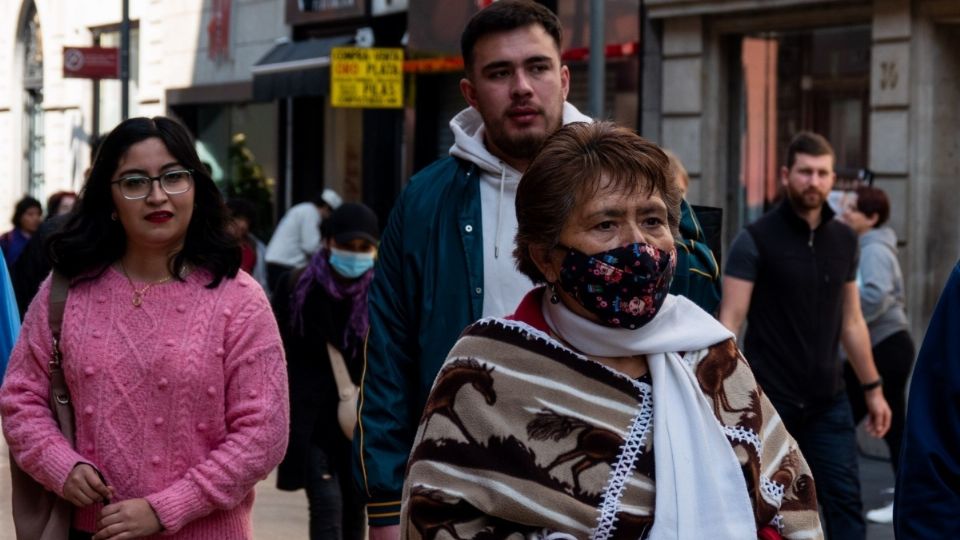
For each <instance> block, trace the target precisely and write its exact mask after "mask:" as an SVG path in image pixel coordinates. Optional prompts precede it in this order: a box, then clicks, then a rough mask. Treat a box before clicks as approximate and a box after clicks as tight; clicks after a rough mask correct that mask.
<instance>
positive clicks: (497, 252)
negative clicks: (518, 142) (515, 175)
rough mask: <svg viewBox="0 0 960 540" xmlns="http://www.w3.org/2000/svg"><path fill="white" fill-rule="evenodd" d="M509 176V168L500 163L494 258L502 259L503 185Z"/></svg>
mask: <svg viewBox="0 0 960 540" xmlns="http://www.w3.org/2000/svg"><path fill="white" fill-rule="evenodd" d="M506 175H507V168H506V167H504V166H503V163H502V162H501V163H500V197H499V198H497V233H496V237H495V238H494V239H493V258H494V259H499V258H500V225H501V224H502V223H503V183H504V181H505V178H506Z"/></svg>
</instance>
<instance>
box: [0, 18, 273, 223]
mask: <svg viewBox="0 0 960 540" xmlns="http://www.w3.org/2000/svg"><path fill="white" fill-rule="evenodd" d="M35 2H36V6H37V11H38V13H39V17H40V26H41V32H42V35H43V59H44V66H43V67H44V101H43V106H44V111H45V112H44V133H45V135H46V137H45V139H46V144H45V147H44V165H43V166H44V173H45V186H44V192H45V193H44V194H43V198H46V196H47V195H49V194H51V193H53V192H55V191H58V190H61V189H72V190H79V189H80V187H81V186H82V183H83V178H82V175H83V171H84V170H85V169H86V167H87V166H88V161H89V157H88V156H89V147H88V146H87V144H86V141H87V139H88V138H89V136H90V130H91V129H92V113H93V83H92V82H91V81H89V80H85V79H64V78H63V76H62V50H63V47H64V46H76V45H79V46H84V45H87V46H89V45H91V44H92V35H91V33H90V28H91V27H98V26H106V25H113V24H119V22H120V18H121V13H120V9H121V3H120V1H119V0H117V1H110V2H107V1H103V0H35ZM24 4H25V1H24V0H5V1H4V0H0V21H3V23H0V232H2V231H3V230H6V229H7V228H8V227H6V225H4V223H6V221H7V218H6V216H9V215H11V214H12V213H13V206H14V204H15V203H16V201H17V200H18V199H19V198H20V197H21V196H22V194H23V192H22V191H23V186H22V175H23V172H22V168H23V157H22V156H23V150H24V148H23V142H22V139H23V136H22V126H21V124H22V117H23V110H22V109H23V105H22V101H23V83H22V60H21V57H22V54H23V53H22V49H21V48H20V47H18V41H17V39H18V33H19V30H20V23H21V20H20V17H21V11H22V10H23V6H24ZM211 14H212V2H211V1H210V0H130V18H131V20H134V21H139V24H140V43H139V46H140V58H139V62H140V81H139V82H140V85H139V88H140V90H139V95H138V96H137V99H138V103H137V104H136V105H137V110H138V113H139V114H141V115H144V116H154V115H160V114H164V113H165V112H166V110H167V104H166V91H167V89H175V88H189V87H195V86H203V85H209V84H222V83H233V82H238V81H249V80H250V78H251V75H250V68H251V66H253V64H254V63H256V61H257V60H259V59H260V58H261V57H262V56H263V55H264V54H266V52H267V51H268V50H269V49H270V47H272V46H273V44H274V43H275V42H276V40H277V39H278V38H280V37H287V36H289V35H290V31H289V27H287V26H286V25H285V24H284V2H283V0H233V2H232V10H231V21H230V55H229V58H227V59H226V60H224V61H219V62H215V61H213V60H211V59H210V58H208V56H207V44H208V34H207V25H208V23H209V21H210V18H211ZM101 129H104V130H105V129H109V126H101ZM44 202H45V201H44Z"/></svg>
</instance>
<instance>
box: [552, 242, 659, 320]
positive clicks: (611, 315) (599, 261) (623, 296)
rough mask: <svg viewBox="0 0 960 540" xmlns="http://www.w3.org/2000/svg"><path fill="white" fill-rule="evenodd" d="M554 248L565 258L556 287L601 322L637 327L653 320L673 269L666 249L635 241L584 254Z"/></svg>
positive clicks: (568, 248)
mask: <svg viewBox="0 0 960 540" xmlns="http://www.w3.org/2000/svg"><path fill="white" fill-rule="evenodd" d="M559 247H560V249H564V250H566V252H567V255H566V256H565V257H564V259H563V262H562V263H561V268H560V279H559V281H558V283H557V285H559V287H560V289H562V290H563V291H564V292H566V293H567V294H569V295H570V296H572V297H573V298H574V299H576V301H577V302H578V303H579V304H580V305H582V306H583V307H584V308H585V309H586V310H587V311H589V312H590V313H593V314H594V315H596V316H597V317H598V318H599V319H600V322H601V323H602V324H605V325H607V326H613V327H621V328H627V329H631V330H632V329H636V328H640V327H641V326H643V325H645V324H647V323H648V322H650V321H651V320H652V319H653V318H654V317H655V316H656V314H657V311H659V309H660V307H661V306H662V305H663V301H664V300H665V299H666V298H667V292H668V291H669V290H670V283H671V281H672V280H673V272H674V269H675V268H676V257H675V254H674V252H673V251H672V250H671V251H664V250H662V249H659V248H656V247H654V246H652V245H650V244H646V243H643V242H639V243H635V244H629V245H626V246H623V247H619V248H615V249H611V250H609V251H604V252H601V253H597V254H594V255H587V254H586V253H583V252H582V251H579V250H576V249H573V248H570V247H567V246H563V245H561V246H559Z"/></svg>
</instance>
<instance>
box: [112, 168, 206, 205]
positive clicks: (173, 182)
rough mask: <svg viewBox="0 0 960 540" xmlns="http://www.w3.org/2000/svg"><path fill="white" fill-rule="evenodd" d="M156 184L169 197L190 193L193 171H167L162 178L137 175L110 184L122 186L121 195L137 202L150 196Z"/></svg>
mask: <svg viewBox="0 0 960 540" xmlns="http://www.w3.org/2000/svg"><path fill="white" fill-rule="evenodd" d="M154 182H160V189H162V190H163V192H164V193H166V194H167V195H179V194H181V193H186V192H188V191H190V188H192V187H193V171H191V170H190V169H177V170H175V171H167V172H165V173H163V174H161V175H160V176H146V175H141V174H136V175H130V176H124V177H123V178H120V179H117V180H114V181H113V182H110V183H111V184H119V185H120V195H123V198H124V199H127V200H130V201H135V200H137V199H144V198H146V197H147V195H150V190H151V189H153V183H154Z"/></svg>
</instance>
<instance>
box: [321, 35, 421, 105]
mask: <svg viewBox="0 0 960 540" xmlns="http://www.w3.org/2000/svg"><path fill="white" fill-rule="evenodd" d="M330 104H331V105H332V106H334V107H353V108H363V109H398V108H401V107H403V49H400V48H360V47H337V48H334V49H333V50H332V51H331V53H330Z"/></svg>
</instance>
